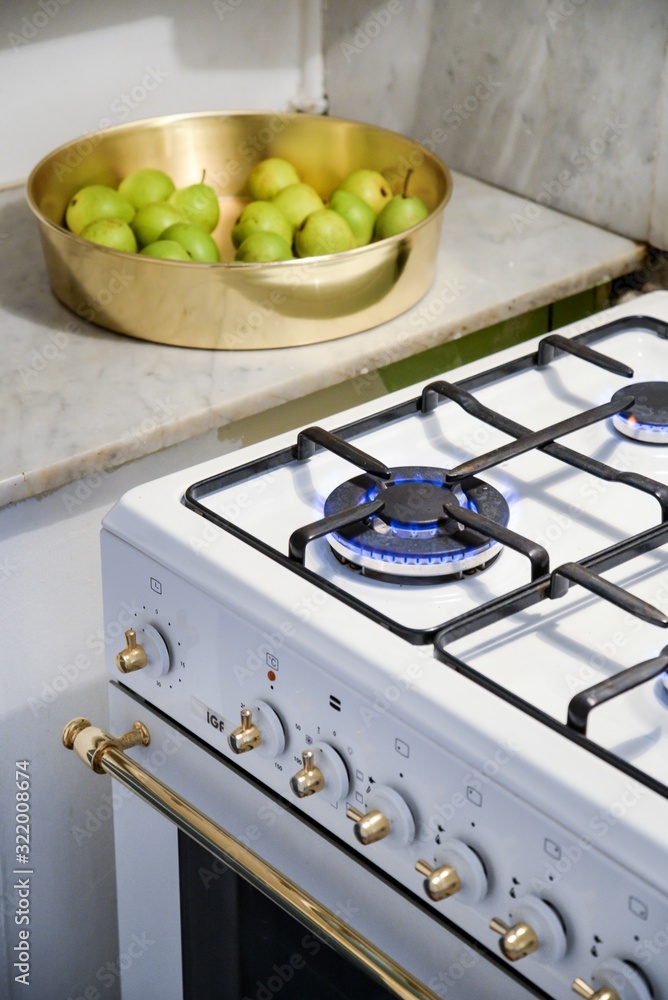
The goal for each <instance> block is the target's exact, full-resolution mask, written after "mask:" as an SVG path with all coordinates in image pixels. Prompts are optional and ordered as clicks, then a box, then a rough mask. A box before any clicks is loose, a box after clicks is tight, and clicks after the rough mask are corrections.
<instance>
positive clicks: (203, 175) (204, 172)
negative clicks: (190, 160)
mask: <svg viewBox="0 0 668 1000" xmlns="http://www.w3.org/2000/svg"><path fill="white" fill-rule="evenodd" d="M205 177H206V168H205V169H204V170H203V171H202V180H201V181H200V184H203V183H204V178H205Z"/></svg>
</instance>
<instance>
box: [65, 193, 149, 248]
mask: <svg viewBox="0 0 668 1000" xmlns="http://www.w3.org/2000/svg"><path fill="white" fill-rule="evenodd" d="M134 214H135V210H134V206H132V205H131V204H130V202H129V201H127V200H126V199H125V198H124V197H123V196H122V195H120V194H119V193H118V191H114V189H113V188H110V187H106V186H105V185H104V184H89V185H88V186H87V187H83V188H81V189H80V190H79V191H77V193H76V194H75V195H73V196H72V198H71V199H70V203H69V205H68V206H67V209H66V211H65V222H66V223H67V228H68V229H69V230H70V231H71V232H73V233H75V234H76V235H77V236H78V235H79V233H80V232H81V230H82V229H85V228H86V226H87V225H88V223H89V222H95V220H96V219H122V220H123V222H132V219H133V218H134Z"/></svg>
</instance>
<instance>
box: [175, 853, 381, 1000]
mask: <svg viewBox="0 0 668 1000" xmlns="http://www.w3.org/2000/svg"><path fill="white" fill-rule="evenodd" d="M179 879H180V893H181V947H182V953H183V997H184V1000H273V998H278V1000H353V998H359V997H364V998H365V1000H385V998H389V997H390V994H389V993H388V992H387V991H386V990H385V989H383V987H382V986H379V985H377V984H376V983H374V982H373V981H372V980H371V979H369V977H368V976H366V975H365V974H364V973H363V972H362V971H361V970H359V969H357V967H355V966H353V965H351V964H350V962H349V961H348V960H347V959H345V958H344V957H343V956H341V955H339V954H338V953H337V952H335V951H333V950H332V949H331V948H330V947H328V946H327V945H325V944H323V943H322V941H320V940H319V939H318V938H317V937H315V936H314V935H313V934H312V933H311V932H310V931H308V930H307V929H306V928H304V927H303V926H302V925H301V924H300V923H299V922H298V921H297V920H295V919H294V917H292V916H290V915H289V914H287V913H285V911H284V910H282V909H281V908H280V907H279V906H277V905H276V904H275V903H273V902H272V901H271V900H269V899H268V898H267V897H266V896H264V895H263V894H262V893H261V892H259V891H258V890H257V889H255V888H254V887H253V886H251V885H249V883H248V882H246V881H245V880H244V879H242V878H240V877H239V876H238V875H235V874H234V872H232V871H231V870H230V869H229V868H226V867H225V866H224V865H222V863H221V862H220V861H218V860H217V859H216V858H214V857H213V856H212V855H211V854H209V852H208V851H206V850H205V849H204V848H202V847H200V846H199V845H198V844H196V843H195V842H194V841H193V840H191V839H190V838H189V837H186V836H185V835H184V834H182V833H179Z"/></svg>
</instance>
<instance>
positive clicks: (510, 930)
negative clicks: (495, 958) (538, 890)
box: [489, 896, 567, 965]
mask: <svg viewBox="0 0 668 1000" xmlns="http://www.w3.org/2000/svg"><path fill="white" fill-rule="evenodd" d="M510 919H511V921H513V925H512V926H509V925H508V924H506V923H504V921H503V920H499V918H498V917H494V919H493V920H492V921H490V925H489V926H490V928H491V929H492V930H493V931H496V933H497V934H500V935H501V941H500V942H499V943H500V946H501V952H502V954H503V955H505V957H506V958H507V959H508V960H509V961H510V962H517V961H519V959H520V958H525V957H526V956H527V955H531V954H532V953H533V952H536V953H537V954H536V959H537V961H539V962H544V963H546V964H548V965H552V964H554V963H555V962H558V961H559V960H560V959H562V958H563V957H564V955H565V954H566V943H567V942H566V931H565V930H564V925H563V922H562V920H561V917H560V916H559V914H558V913H557V911H556V910H555V909H554V907H553V906H551V905H550V904H549V903H546V902H545V900H544V899H540V898H539V897H538V896H524V898H523V899H518V900H517V903H516V904H515V906H514V908H513V911H512V913H511V914H510Z"/></svg>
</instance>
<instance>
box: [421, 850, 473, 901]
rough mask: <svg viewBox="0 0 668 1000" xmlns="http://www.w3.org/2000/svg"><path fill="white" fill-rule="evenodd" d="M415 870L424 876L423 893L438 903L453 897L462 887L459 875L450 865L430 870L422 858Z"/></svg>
mask: <svg viewBox="0 0 668 1000" xmlns="http://www.w3.org/2000/svg"><path fill="white" fill-rule="evenodd" d="M415 870H416V871H418V872H419V873H420V875H424V876H425V881H424V891H425V892H426V893H427V895H428V896H429V898H430V899H433V900H434V902H435V903H438V902H439V900H441V899H447V898H448V896H454V894H455V893H456V892H459V890H460V889H461V887H462V883H461V881H460V878H459V875H458V874H457V872H456V871H455V869H454V868H453V867H452V865H441V866H440V867H439V868H432V866H431V865H430V864H429V862H428V861H424V860H423V859H422V858H420V860H419V861H418V862H417V863H416V865H415Z"/></svg>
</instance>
